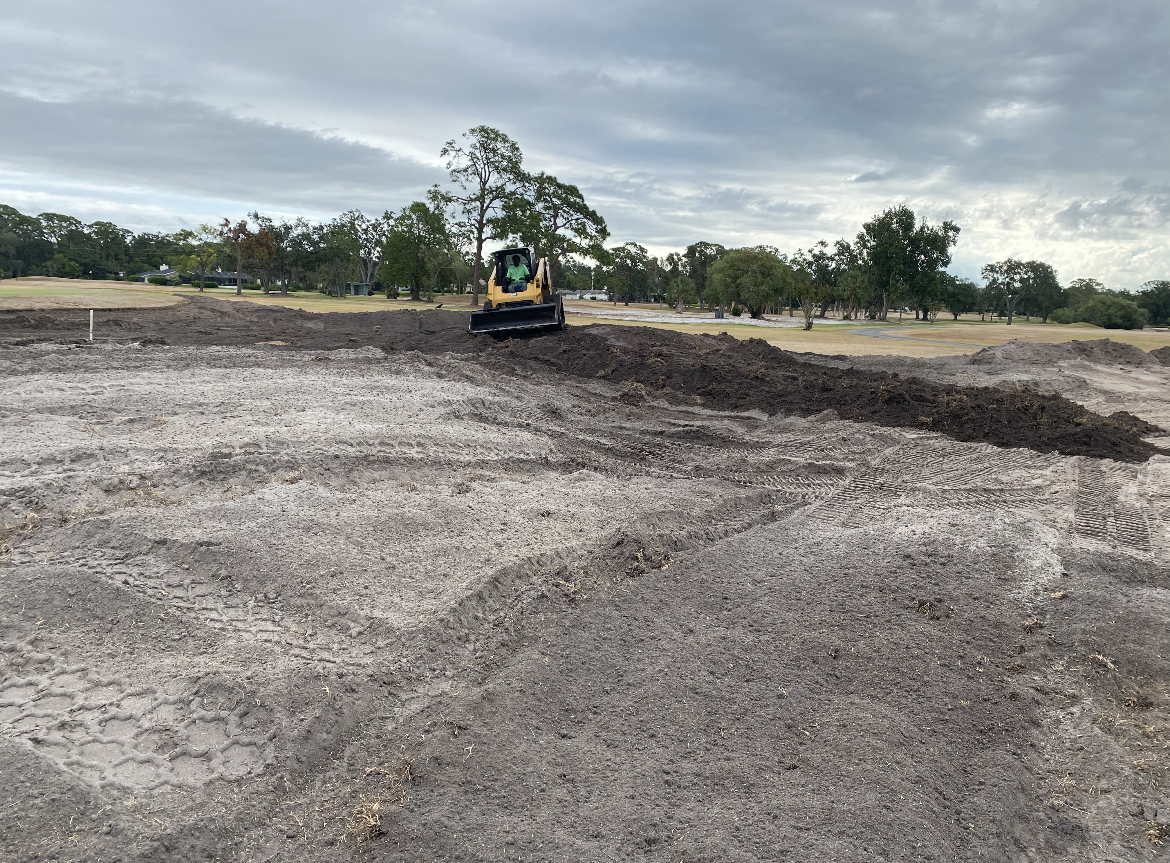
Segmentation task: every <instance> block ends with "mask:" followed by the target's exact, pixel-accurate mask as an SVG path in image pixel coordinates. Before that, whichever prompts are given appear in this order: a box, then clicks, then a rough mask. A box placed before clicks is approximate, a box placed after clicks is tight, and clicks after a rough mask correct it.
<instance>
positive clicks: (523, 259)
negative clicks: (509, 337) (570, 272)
mask: <svg viewBox="0 0 1170 863" xmlns="http://www.w3.org/2000/svg"><path fill="white" fill-rule="evenodd" d="M493 257H494V259H495V266H493V267H492V270H491V276H490V277H489V278H488V284H487V299H486V300H485V301H484V304H483V311H482V312H472V313H471V324H470V326H469V327H468V328H469V329H470V330H471V332H473V333H497V332H501V331H504V330H559V329H561V328H562V327H564V325H565V306H564V303H562V302H561V297H560V295H559V294H554V293H553V287H552V274H551V273H550V272H549V266H548V258H541V259H540V260H539V261H536V260H535V259H534V256H533V252H532V249H523V248H522V249H501V250H500V251H498V252H496V253H495V255H494V256H493Z"/></svg>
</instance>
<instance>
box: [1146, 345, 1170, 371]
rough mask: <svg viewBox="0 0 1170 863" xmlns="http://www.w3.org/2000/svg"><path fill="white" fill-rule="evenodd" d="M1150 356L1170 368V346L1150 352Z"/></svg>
mask: <svg viewBox="0 0 1170 863" xmlns="http://www.w3.org/2000/svg"><path fill="white" fill-rule="evenodd" d="M1150 356H1151V357H1153V358H1154V359H1156V360H1157V361H1158V362H1160V363H1161V364H1162V365H1164V366H1170V345H1168V346H1167V347H1164V348H1158V349H1157V350H1153V351H1150Z"/></svg>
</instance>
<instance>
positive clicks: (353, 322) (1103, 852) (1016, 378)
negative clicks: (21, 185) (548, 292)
mask: <svg viewBox="0 0 1170 863" xmlns="http://www.w3.org/2000/svg"><path fill="white" fill-rule="evenodd" d="M221 306H226V309H225V308H221ZM68 314H69V313H56V314H49V313H45V314H37V315H30V314H23V315H18V314H13V313H4V314H0V345H2V347H0V368H2V369H3V375H2V377H0V387H2V393H3V395H2V398H0V427H2V428H3V434H4V437H3V439H4V447H3V449H2V450H0V489H2V502H3V509H2V510H0V521H3V523H4V524H5V525H7V527H6V528H5V529H4V531H5V532H4V535H3V538H2V540H0V542H2V543H3V548H0V552H2V553H3V559H2V560H0V775H2V776H3V777H4V779H5V781H4V783H3V785H2V787H0V853H2V854H4V855H5V857H6V859H12V860H21V861H23V860H48V859H55V860H76V861H80V860H91V861H99V860H100V861H113V860H120V861H126V863H129V861H147V860H150V861H153V860H159V861H162V860H167V861H171V860H178V861H187V860H225V861H226V860H231V861H253V860H269V861H305V860H312V861H334V860H336V861H341V860H380V861H399V860H467V861H488V860H569V861H578V860H585V861H594V860H596V861H615V860H622V861H624V860H643V859H649V860H662V861H678V860H683V861H727V860H732V861H737V860H744V861H748V860H809V861H813V860H816V861H820V860H837V861H853V860H857V861H871V860H964V861H966V860H971V861H976V860H979V861H983V860H1004V861H1017V860H1021V861H1022V860H1028V861H1050V860H1070V861H1071V860H1078V861H1079V860H1093V861H1107V860H1111V861H1131V860H1151V859H1157V857H1158V855H1159V854H1161V853H1162V850H1163V846H1162V845H1160V844H1159V843H1161V842H1164V841H1168V840H1170V828H1168V827H1167V826H1166V825H1167V824H1168V823H1170V796H1168V795H1167V792H1166V790H1165V789H1166V782H1167V780H1168V779H1170V774H1168V770H1167V768H1168V766H1170V765H1168V761H1167V758H1168V757H1170V753H1168V752H1167V739H1168V735H1170V704H1168V693H1167V672H1168V668H1167V660H1166V657H1167V656H1168V652H1170V632H1168V629H1167V625H1166V624H1167V618H1168V615H1170V592H1168V588H1170V565H1168V560H1170V516H1168V515H1167V513H1168V506H1170V458H1168V457H1167V456H1166V455H1164V454H1162V452H1161V451H1160V450H1159V449H1158V448H1157V445H1164V444H1166V443H1170V441H1168V440H1167V439H1166V438H1165V437H1161V436H1160V435H1162V434H1163V433H1162V432H1161V431H1160V430H1159V429H1155V428H1154V427H1153V426H1154V425H1161V426H1163V427H1166V426H1168V425H1170V397H1168V396H1167V393H1170V367H1167V366H1166V365H1164V364H1163V360H1161V359H1159V357H1157V356H1153V355H1150V354H1145V353H1142V352H1140V351H1137V353H1128V352H1127V351H1129V350H1136V349H1129V348H1125V349H1124V350H1123V349H1121V348H1118V347H1117V346H1112V345H1111V344H1096V345H1089V346H1087V347H1082V348H1076V349H1074V348H1065V347H1064V346H1055V347H1054V346H1025V347H1023V348H1021V347H1018V346H1017V347H1013V346H1006V347H1004V348H995V349H990V350H989V351H985V352H982V353H981V354H977V355H975V356H974V357H972V358H966V357H961V358H940V359H936V360H929V361H920V360H913V361H912V360H901V361H898V360H894V359H892V358H872V359H868V360H867V359H860V358H837V359H834V358H831V357H820V356H811V355H810V356H799V355H792V354H784V353H782V352H780V351H775V350H774V349H772V348H770V347H768V346H766V345H763V344H762V343H754V342H752V343H736V344H734V345H732V344H728V343H727V341H726V340H723V339H720V338H719V337H717V336H711V337H702V336H685V335H681V334H673V333H663V332H662V331H650V330H647V331H645V333H637V332H635V333H633V334H631V332H630V328H628V327H620V328H619V327H591V328H572V329H570V330H569V331H568V332H566V333H562V334H557V335H551V336H547V337H543V338H540V339H513V340H510V341H499V342H496V341H491V340H487V341H485V340H482V339H480V340H476V339H472V338H471V337H470V336H467V335H465V334H464V333H463V332H462V331H461V330H460V329H459V326H458V323H459V322H458V321H456V322H455V325H452V324H451V323H450V321H451V320H452V318H454V316H451V315H444V314H442V313H430V312H428V313H421V314H419V313H401V314H398V315H393V314H390V313H383V314H378V315H364V314H356V315H354V314H351V315H336V316H335V315H328V316H314V315H310V314H308V313H300V312H293V311H287V310H285V311H281V310H273V309H261V310H253V309H249V308H247V307H245V306H243V305H241V304H234V305H231V306H227V304H216V303H215V302H214V301H201V302H198V301H197V302H193V303H190V304H188V305H185V306H181V307H177V308H174V309H168V310H159V311H153V310H151V311H144V312H142V313H137V314H136V315H135V316H133V317H125V316H122V317H117V316H113V317H110V318H107V319H105V320H104V324H105V327H106V328H105V332H106V333H107V334H108V333H116V334H117V335H119V336H120V337H121V338H120V339H118V340H116V341H106V342H103V343H99V344H97V345H96V346H88V345H85V344H80V343H77V341H76V336H77V333H76V332H74V329H75V323H76V322H75V321H73V320H72V319H71V318H69V317H68ZM74 317H76V313H74ZM150 342H153V343H150ZM272 342H278V343H285V344H271V343H272ZM264 343H268V344H264ZM1043 351H1050V352H1051V351H1056V352H1057V353H1049V354H1044V353H1043ZM1060 351H1064V353H1060ZM1078 351H1079V353H1078ZM850 366H852V370H850V368H849V367H850ZM895 376H896V377H895ZM794 394H795V395H794ZM797 396H800V397H799V398H798V397H797ZM959 396H961V397H963V398H965V399H966V400H967V401H966V405H967V406H966V407H964V406H963V404H962V403H961V402H958V401H957V398H958V397H959ZM903 400H905V403H904V402H903ZM972 405H973V406H974V407H972ZM980 415H983V416H982V417H981V416H980ZM920 417H926V418H927V419H928V420H929V421H928V422H923V421H921V420H920V419H919V418H920ZM989 417H990V419H989ZM972 429H974V431H971V430H972Z"/></svg>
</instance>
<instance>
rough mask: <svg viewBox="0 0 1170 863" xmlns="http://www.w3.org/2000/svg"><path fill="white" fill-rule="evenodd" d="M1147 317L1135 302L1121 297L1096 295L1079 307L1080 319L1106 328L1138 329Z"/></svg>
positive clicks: (1144, 323)
mask: <svg viewBox="0 0 1170 863" xmlns="http://www.w3.org/2000/svg"><path fill="white" fill-rule="evenodd" d="M1149 317H1150V313H1149V312H1147V311H1146V310H1145V309H1141V308H1138V304H1137V303H1135V302H1133V301H1132V300H1123V299H1122V298H1121V297H1110V296H1097V297H1094V298H1093V299H1092V300H1091V301H1090V302H1088V303H1086V304H1085V305H1084V306H1082V307H1081V309H1080V319H1081V320H1082V321H1085V322H1087V323H1090V324H1096V325H1097V326H1099V327H1104V328H1105V329H1107V330H1140V329H1141V328H1142V327H1144V326H1145V325H1146V321H1147V320H1149Z"/></svg>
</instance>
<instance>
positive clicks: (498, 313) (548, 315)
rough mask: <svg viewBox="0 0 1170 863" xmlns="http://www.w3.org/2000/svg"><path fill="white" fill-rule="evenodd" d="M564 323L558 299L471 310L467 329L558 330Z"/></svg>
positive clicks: (562, 311)
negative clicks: (484, 309) (547, 301)
mask: <svg viewBox="0 0 1170 863" xmlns="http://www.w3.org/2000/svg"><path fill="white" fill-rule="evenodd" d="M564 325H565V311H564V308H563V306H562V305H561V302H560V300H559V299H558V300H557V301H556V302H552V303H540V304H537V305H531V306H505V307H504V308H502V309H492V310H491V311H490V312H472V313H471V324H470V325H469V326H468V329H469V330H470V331H471V332H473V333H498V332H502V331H505V330H559V329H560V328H561V327H563V326H564Z"/></svg>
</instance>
